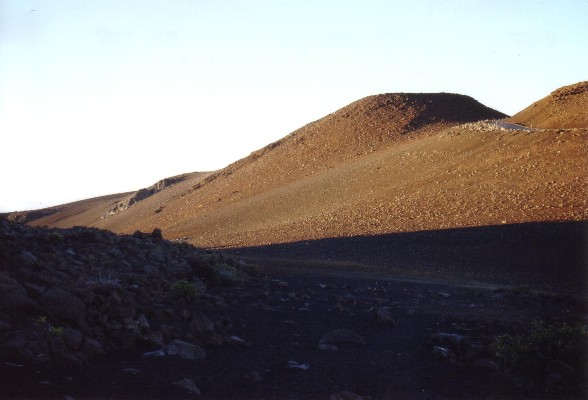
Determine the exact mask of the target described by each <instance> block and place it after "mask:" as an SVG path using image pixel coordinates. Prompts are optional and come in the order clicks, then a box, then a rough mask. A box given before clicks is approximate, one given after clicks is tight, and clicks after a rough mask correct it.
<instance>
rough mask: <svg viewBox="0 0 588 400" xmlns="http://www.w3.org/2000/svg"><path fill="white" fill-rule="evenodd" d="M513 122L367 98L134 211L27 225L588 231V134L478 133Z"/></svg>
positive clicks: (216, 236)
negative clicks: (562, 225)
mask: <svg viewBox="0 0 588 400" xmlns="http://www.w3.org/2000/svg"><path fill="white" fill-rule="evenodd" d="M582 85H583V84H578V85H576V86H572V87H578V88H582V87H583V86H582ZM554 93H569V94H568V95H566V96H564V97H565V98H566V99H567V100H566V102H567V103H566V104H568V103H569V104H575V102H574V99H575V98H576V97H577V98H578V99H579V100H578V101H579V102H582V101H583V99H584V98H585V91H582V90H576V89H574V90H571V91H570V90H568V89H566V88H563V89H560V90H559V91H555V92H554ZM551 96H552V97H553V94H552V95H551ZM550 104H551V103H550ZM502 117H504V114H501V113H499V112H497V111H495V110H492V109H489V108H487V107H485V106H483V105H482V104H480V103H478V102H477V101H475V100H474V99H472V98H470V97H466V96H461V95H454V94H444V93H443V94H384V95H377V96H370V97H366V98H364V99H361V100H359V101H356V102H354V103H352V104H350V105H348V106H346V107H344V108H342V109H340V110H338V111H336V112H334V113H332V114H330V115H327V116H326V117H324V118H322V119H320V120H318V121H315V122H312V123H310V124H308V125H306V126H304V127H302V128H300V129H298V130H296V131H294V132H292V133H291V134H290V135H288V136H286V137H284V138H283V139H281V140H279V141H277V142H275V143H272V144H270V145H268V146H266V147H264V148H262V149H260V150H258V151H256V152H254V153H252V154H251V155H250V156H248V157H246V158H244V159H242V160H239V161H237V162H235V163H233V164H231V165H229V166H227V167H226V168H224V169H222V170H219V171H216V172H212V173H210V174H189V175H186V176H184V177H183V178H182V179H179V180H177V182H175V183H174V184H172V185H170V186H166V187H165V189H164V190H161V191H159V192H157V193H153V194H152V195H151V196H149V197H146V198H144V199H142V200H141V201H139V202H136V203H135V204H133V205H131V206H130V207H128V208H126V207H121V204H123V203H124V202H125V198H126V197H128V196H129V194H125V195H120V196H119V197H118V198H116V196H114V197H108V198H105V199H103V200H101V201H93V202H92V203H88V202H81V203H79V202H78V203H73V204H72V205H64V206H61V207H56V208H53V209H50V210H47V214H48V215H46V216H44V217H42V218H39V219H36V220H33V221H30V222H31V223H32V224H36V225H49V226H57V227H70V226H75V225H89V226H96V227H100V228H106V229H111V230H113V231H115V232H126V233H132V232H133V231H135V230H137V229H140V230H145V231H149V230H151V229H153V228H154V227H159V228H161V229H162V230H163V232H164V234H165V235H166V237H169V238H180V237H184V238H188V239H189V240H190V242H191V243H193V244H196V245H199V246H205V247H239V246H252V245H261V244H270V243H286V242H293V241H299V240H308V239H319V238H329V237H346V236H356V235H376V234H386V233H393V232H412V231H422V230H436V229H447V228H453V227H464V226H487V225H500V224H512V223H524V222H531V221H562V220H572V221H577V220H583V219H586V217H587V214H588V212H587V209H586V198H588V188H587V184H586V179H585V178H586V176H585V171H586V167H587V165H586V164H587V161H586V160H587V157H586V143H587V141H586V131H583V130H562V131H559V132H558V133H554V132H552V131H541V130H539V131H535V132H532V133H531V132H525V131H506V130H503V129H499V128H497V127H493V126H491V125H490V124H485V123H482V122H478V123H472V122H474V121H481V120H487V119H497V118H502ZM127 203H128V202H127ZM127 205H128V204H127Z"/></svg>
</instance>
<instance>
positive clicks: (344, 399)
mask: <svg viewBox="0 0 588 400" xmlns="http://www.w3.org/2000/svg"><path fill="white" fill-rule="evenodd" d="M329 400H363V397H361V396H360V395H358V394H355V393H353V392H346V391H343V392H338V393H333V394H331V395H330V396H329Z"/></svg>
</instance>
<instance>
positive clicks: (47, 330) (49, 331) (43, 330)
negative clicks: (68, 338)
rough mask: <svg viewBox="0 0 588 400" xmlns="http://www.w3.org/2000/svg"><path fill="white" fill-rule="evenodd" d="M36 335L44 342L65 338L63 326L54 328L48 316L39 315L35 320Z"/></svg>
mask: <svg viewBox="0 0 588 400" xmlns="http://www.w3.org/2000/svg"><path fill="white" fill-rule="evenodd" d="M34 329H35V334H36V335H37V336H38V337H39V338H41V339H44V340H48V341H52V340H53V339H54V338H56V337H61V336H63V332H64V329H63V327H62V326H53V325H51V323H50V322H49V319H48V318H47V316H46V315H39V316H38V317H37V318H36V319H35V326H34Z"/></svg>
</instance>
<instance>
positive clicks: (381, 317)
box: [375, 307, 396, 325]
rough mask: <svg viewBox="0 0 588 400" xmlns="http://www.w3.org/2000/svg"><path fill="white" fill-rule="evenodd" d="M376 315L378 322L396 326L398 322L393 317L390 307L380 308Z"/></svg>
mask: <svg viewBox="0 0 588 400" xmlns="http://www.w3.org/2000/svg"><path fill="white" fill-rule="evenodd" d="M375 314H376V320H377V321H378V322H381V323H383V324H391V325H396V320H395V319H394V318H393V317H392V310H391V309H390V307H378V308H377V309H376V311H375Z"/></svg>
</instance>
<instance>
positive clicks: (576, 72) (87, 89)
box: [0, 0, 588, 212]
mask: <svg viewBox="0 0 588 400" xmlns="http://www.w3.org/2000/svg"><path fill="white" fill-rule="evenodd" d="M587 16H588V0H553V1H540V0H529V1H527V0H467V1H466V0H463V1H451V0H441V1H419V0H406V1H404V0H395V1H392V0H382V1H377V0H354V1H348V0H279V1H271V0H265V1H261V0H173V1H170V0H124V1H121V0H99V1H98V0H87V1H79V0H51V1H49V0H0V149H1V156H0V182H1V185H0V212H7V211H16V210H27V209H36V208H43V207H49V206H54V205H58V204H64V203H67V202H71V201H75V200H80V199H85V198H90V197H95V196H100V195H106V194H113V193H121V192H127V191H132V190H137V189H140V188H142V187H147V186H150V185H152V184H153V183H155V182H157V181H158V180H160V179H162V178H166V177H169V176H174V175H178V174H181V173H186V172H193V171H211V170H216V169H219V168H222V167H225V166H226V165H228V164H230V163H231V162H234V161H236V160H238V159H240V158H242V157H245V156H247V155H248V154H250V153H251V152H252V151H254V150H257V149H259V148H261V147H263V146H265V145H267V144H269V143H271V142H274V141H276V140H278V139H280V138H282V137H284V136H286V135H287V134H289V133H290V132H292V131H293V130H295V129H297V128H299V127H301V126H303V125H305V124H307V123H309V122H312V121H314V120H317V119H319V118H321V117H323V116H325V115H327V114H329V113H331V112H334V111H336V110H337V109H339V108H341V107H343V106H345V105H347V104H349V103H351V102H353V101H355V100H358V99H360V98H362V97H365V96H369V95H374V94H379V93H390V92H451V93H459V94H465V95H468V96H472V97H474V98H475V99H476V100H478V101H480V102H481V103H483V104H485V105H487V106H489V107H492V108H494V109H497V110H499V111H502V112H504V113H507V114H514V113H516V112H518V111H520V110H522V109H524V108H525V107H527V106H529V105H530V104H531V103H533V102H534V101H536V100H539V99H540V98H543V97H545V96H546V95H548V94H549V93H550V92H551V91H553V90H555V89H557V88H559V87H561V86H564V85H568V84H572V83H576V82H579V81H584V80H587V79H588V68H587V66H588V51H587V50H586V49H587V46H588V24H587V23H586V17H587Z"/></svg>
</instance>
